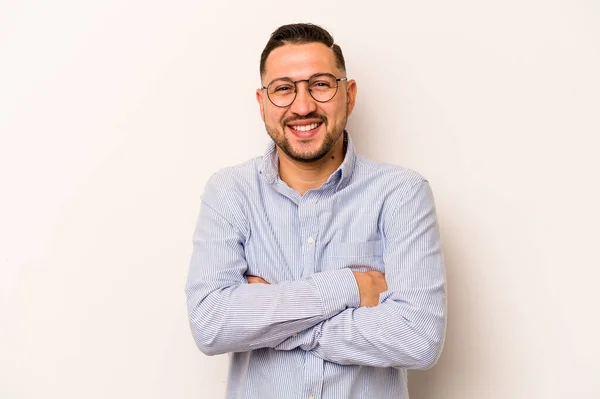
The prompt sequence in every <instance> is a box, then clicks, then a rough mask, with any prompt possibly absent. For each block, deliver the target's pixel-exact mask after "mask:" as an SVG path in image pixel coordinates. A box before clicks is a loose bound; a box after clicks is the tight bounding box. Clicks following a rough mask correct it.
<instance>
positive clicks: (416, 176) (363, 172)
mask: <svg viewBox="0 0 600 399" xmlns="http://www.w3.org/2000/svg"><path fill="white" fill-rule="evenodd" d="M353 180H355V181H363V182H372V184H373V185H375V186H377V187H379V188H380V190H382V191H384V192H394V193H396V194H397V195H403V194H406V193H407V192H408V191H410V190H411V189H414V188H416V187H420V186H423V185H427V184H428V181H427V179H426V178H425V177H424V176H423V175H421V174H420V173H419V172H417V171H415V170H413V169H409V168H406V167H402V166H399V165H394V164H390V163H385V162H377V161H374V160H371V159H369V158H366V157H364V156H362V155H358V156H357V157H356V165H355V167H354V173H353Z"/></svg>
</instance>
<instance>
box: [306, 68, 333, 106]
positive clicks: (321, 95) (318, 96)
mask: <svg viewBox="0 0 600 399" xmlns="http://www.w3.org/2000/svg"><path fill="white" fill-rule="evenodd" d="M308 88H309V90H310V94H311V95H312V96H313V98H314V99H315V100H317V101H320V102H326V101H329V100H331V99H332V98H333V96H335V93H336V92H337V88H338V82H337V79H336V78H335V76H333V75H330V74H328V73H323V74H318V75H315V76H313V77H311V78H310V80H309V82H308Z"/></svg>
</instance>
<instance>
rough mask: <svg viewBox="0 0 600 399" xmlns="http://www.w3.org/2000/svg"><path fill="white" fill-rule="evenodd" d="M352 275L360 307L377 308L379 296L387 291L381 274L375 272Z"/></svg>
mask: <svg viewBox="0 0 600 399" xmlns="http://www.w3.org/2000/svg"><path fill="white" fill-rule="evenodd" d="M352 273H354V278H355V279H356V283H357V284H358V292H359V293H360V306H361V307H362V306H367V307H371V306H377V305H378V304H379V294H381V293H382V292H384V291H386V290H387V283H386V282H385V276H384V275H383V273H380V272H378V271H375V270H371V271H368V272H352Z"/></svg>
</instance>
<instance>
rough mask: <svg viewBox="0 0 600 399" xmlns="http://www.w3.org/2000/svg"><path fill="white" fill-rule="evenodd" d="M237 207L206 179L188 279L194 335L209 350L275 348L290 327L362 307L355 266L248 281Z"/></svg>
mask: <svg viewBox="0 0 600 399" xmlns="http://www.w3.org/2000/svg"><path fill="white" fill-rule="evenodd" d="M239 214H240V212H239V210H233V209H228V208H227V201H226V199H225V198H224V195H221V194H220V193H219V191H218V190H217V189H216V188H214V187H213V185H211V184H210V181H209V184H207V186H206V190H205V193H204V198H203V204H202V208H201V212H200V216H199V218H198V222H197V225H196V229H195V231H194V240H193V241H194V249H193V255H192V259H191V262H190V268H189V274H188V279H187V285H186V295H187V304H188V314H189V321H190V327H191V330H192V334H193V336H194V339H195V341H196V344H197V345H198V347H199V348H200V350H201V351H202V352H204V353H205V354H208V355H214V354H221V353H227V352H245V351H249V350H253V349H257V348H263V347H274V346H276V345H277V344H279V343H281V342H282V341H284V340H285V339H286V338H288V337H290V336H292V335H293V334H296V333H299V332H301V331H303V330H306V329H308V328H309V327H312V326H314V325H316V324H317V323H320V322H322V321H324V320H327V319H329V318H331V317H332V316H334V315H336V314H338V313H339V312H341V311H343V310H345V309H346V308H348V307H358V305H359V302H360V296H359V293H358V286H357V284H356V280H355V278H354V276H353V274H352V272H351V271H350V270H348V269H346V270H336V271H331V272H324V273H317V274H314V275H312V276H310V277H309V278H307V279H304V280H299V281H292V282H287V283H282V284H273V285H264V284H247V282H246V279H245V272H246V270H247V263H246V259H245V252H244V243H245V240H246V236H245V232H244V231H243V230H244V229H243V227H242V223H243V222H240V221H239Z"/></svg>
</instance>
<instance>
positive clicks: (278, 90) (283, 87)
mask: <svg viewBox="0 0 600 399" xmlns="http://www.w3.org/2000/svg"><path fill="white" fill-rule="evenodd" d="M291 90H294V88H293V87H292V86H290V85H281V86H277V87H275V90H274V91H275V92H276V93H285V92H287V91H291Z"/></svg>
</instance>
